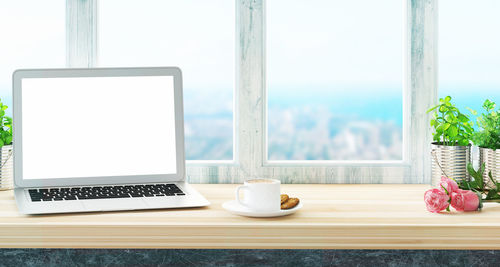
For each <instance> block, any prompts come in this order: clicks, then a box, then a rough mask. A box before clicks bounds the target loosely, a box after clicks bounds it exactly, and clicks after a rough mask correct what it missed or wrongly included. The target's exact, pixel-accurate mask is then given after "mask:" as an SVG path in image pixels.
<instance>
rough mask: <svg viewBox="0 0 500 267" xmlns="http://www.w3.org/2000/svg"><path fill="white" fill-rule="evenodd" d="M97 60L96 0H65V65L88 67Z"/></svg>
mask: <svg viewBox="0 0 500 267" xmlns="http://www.w3.org/2000/svg"><path fill="white" fill-rule="evenodd" d="M96 60H97V0H66V66H67V67H70V68H74V67H78V68H90V67H93V66H95V65H96Z"/></svg>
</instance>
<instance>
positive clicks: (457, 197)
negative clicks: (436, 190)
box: [451, 189, 479, 211]
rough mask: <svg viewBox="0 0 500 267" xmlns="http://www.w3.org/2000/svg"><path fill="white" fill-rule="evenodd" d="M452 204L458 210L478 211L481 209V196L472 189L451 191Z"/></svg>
mask: <svg viewBox="0 0 500 267" xmlns="http://www.w3.org/2000/svg"><path fill="white" fill-rule="evenodd" d="M451 206H452V207H453V208H455V209H456V210H457V211H476V210H478V209H479V197H478V196H477V194H476V193H474V192H472V191H470V190H461V189H459V190H458V191H457V192H453V193H451Z"/></svg>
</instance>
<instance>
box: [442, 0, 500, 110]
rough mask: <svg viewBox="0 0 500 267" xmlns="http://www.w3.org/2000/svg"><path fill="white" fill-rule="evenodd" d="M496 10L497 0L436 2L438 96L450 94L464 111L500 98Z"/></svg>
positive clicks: (499, 7)
mask: <svg viewBox="0 0 500 267" xmlns="http://www.w3.org/2000/svg"><path fill="white" fill-rule="evenodd" d="M499 12H500V2H499V1H496V0H478V1H474V3H473V6H471V2H470V1H465V0H440V2H439V13H440V14H439V96H440V97H445V96H447V95H450V96H452V97H453V101H454V103H455V104H456V105H457V106H458V107H459V108H460V110H461V111H462V112H463V113H465V114H469V115H470V112H469V111H468V110H467V109H466V107H470V108H472V109H474V110H476V111H478V112H482V111H483V108H482V104H483V102H484V100H485V99H490V100H492V101H495V100H497V101H498V99H500V64H498V62H500V36H499V35H498V34H496V32H498V29H500V17H499V16H498V13H499ZM497 105H500V103H498V102H497Z"/></svg>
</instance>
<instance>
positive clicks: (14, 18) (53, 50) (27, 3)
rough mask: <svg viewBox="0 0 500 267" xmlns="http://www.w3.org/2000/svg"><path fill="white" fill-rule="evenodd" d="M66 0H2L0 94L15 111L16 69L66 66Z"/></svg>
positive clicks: (10, 111) (0, 17) (10, 112)
mask: <svg viewBox="0 0 500 267" xmlns="http://www.w3.org/2000/svg"><path fill="white" fill-rule="evenodd" d="M65 12H66V2H65V1H64V0H57V1H38V0H19V1H3V2H2V7H1V8H0V36H1V41H0V97H1V98H2V101H3V102H4V104H7V105H8V106H9V109H7V114H8V115H9V116H11V115H12V73H13V72H14V70H16V69H21V68H23V69H26V68H50V67H58V68H61V67H64V66H65V62H66V60H65V55H66V50H65V45H66V31H65V27H66V22H65V16H66V15H65Z"/></svg>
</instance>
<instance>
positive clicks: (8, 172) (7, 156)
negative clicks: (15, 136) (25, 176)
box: [0, 99, 13, 190]
mask: <svg viewBox="0 0 500 267" xmlns="http://www.w3.org/2000/svg"><path fill="white" fill-rule="evenodd" d="M7 108H8V106H6V105H4V104H3V103H2V100H1V99H0V190H6V189H11V188H12V178H13V170H12V152H13V151H12V118H11V117H9V116H6V115H5V110H6V109H7Z"/></svg>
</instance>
